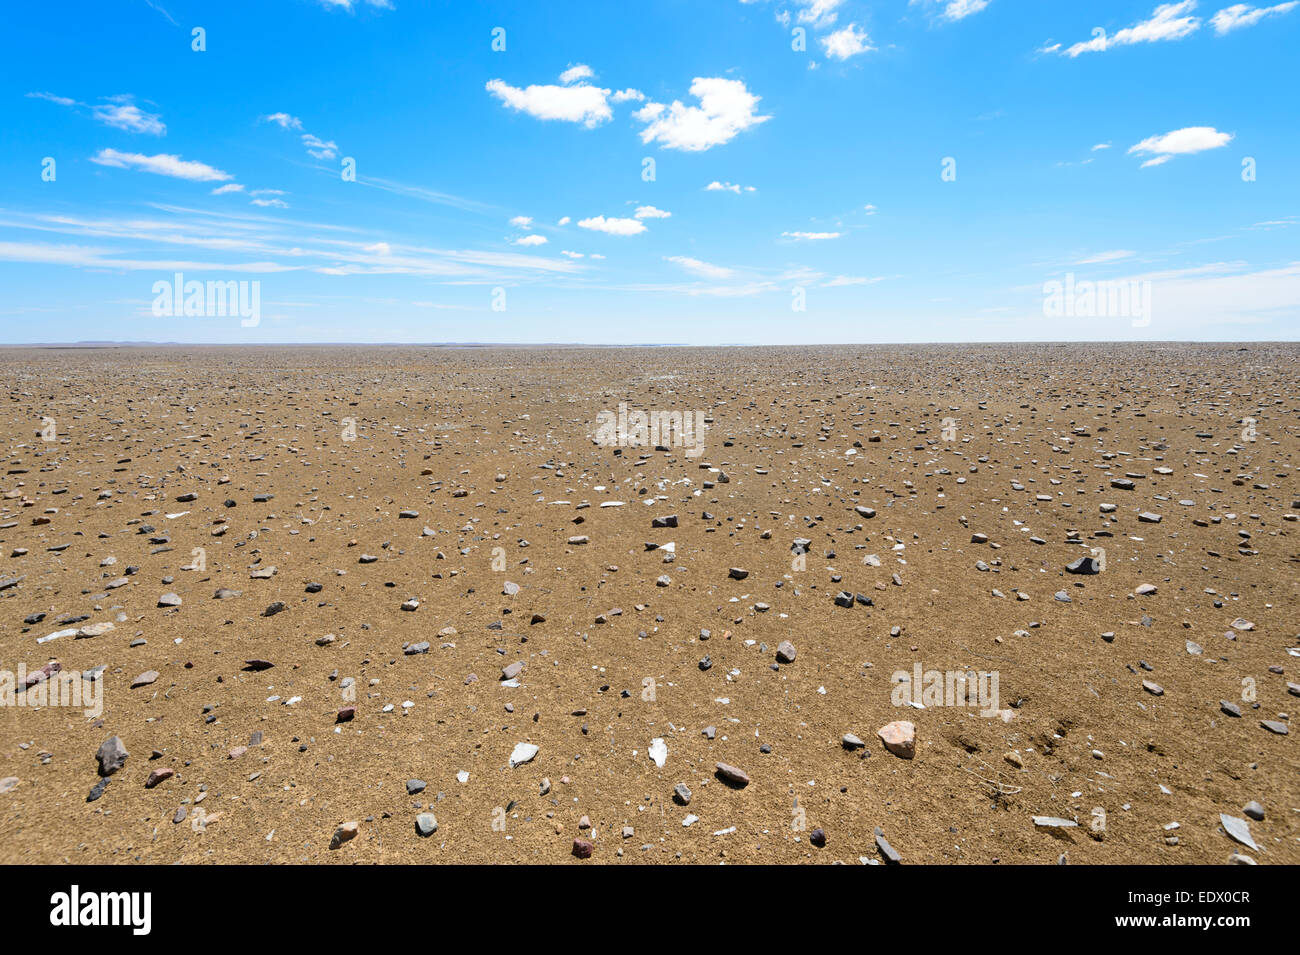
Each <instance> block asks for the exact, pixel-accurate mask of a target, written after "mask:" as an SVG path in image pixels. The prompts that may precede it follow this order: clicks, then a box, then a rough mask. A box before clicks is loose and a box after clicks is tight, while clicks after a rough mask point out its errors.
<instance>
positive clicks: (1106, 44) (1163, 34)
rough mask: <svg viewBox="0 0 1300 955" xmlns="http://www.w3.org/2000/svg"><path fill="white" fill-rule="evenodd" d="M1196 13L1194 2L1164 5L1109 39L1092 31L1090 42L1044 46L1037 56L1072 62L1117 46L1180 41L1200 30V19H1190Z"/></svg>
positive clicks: (1099, 31)
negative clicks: (1082, 56) (1088, 54)
mask: <svg viewBox="0 0 1300 955" xmlns="http://www.w3.org/2000/svg"><path fill="white" fill-rule="evenodd" d="M1195 9H1196V0H1181V2H1179V3H1163V4H1161V5H1160V6H1158V7H1156V8H1155V10H1154V11H1153V12H1152V14H1151V16H1150V17H1148V18H1147V19H1146V20H1140V21H1138V22H1137V23H1135V24H1133V25H1132V26H1128V27H1125V28H1124V29H1122V30H1117V31H1116V32H1115V33H1112V34H1110V35H1107V33H1106V31H1105V29H1104V28H1102V27H1094V28H1093V31H1092V39H1091V40H1082V41H1080V42H1078V43H1075V44H1072V45H1071V46H1068V47H1063V46H1062V45H1061V44H1060V43H1054V44H1051V45H1050V46H1044V47H1043V48H1042V49H1041V50H1040V51H1039V52H1042V53H1059V54H1060V55H1061V56H1068V57H1070V58H1074V57H1076V56H1079V55H1080V54H1082V53H1100V52H1103V51H1105V50H1110V49H1114V48H1115V47H1118V46H1132V45H1134V44H1137V43H1159V42H1161V41H1167V40H1181V39H1183V37H1186V36H1190V35H1191V34H1193V33H1195V32H1196V31H1197V30H1199V29H1200V28H1201V18H1200V17H1197V16H1192V15H1191V11H1193V10H1195Z"/></svg>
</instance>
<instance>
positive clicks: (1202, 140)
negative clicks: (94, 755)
mask: <svg viewBox="0 0 1300 955" xmlns="http://www.w3.org/2000/svg"><path fill="white" fill-rule="evenodd" d="M1230 142H1232V133H1221V132H1219V131H1218V130H1217V129H1215V128H1214V127H1213V126H1188V127H1187V128H1186V129H1175V130H1174V131H1173V132H1170V133H1165V134H1164V135H1163V136H1149V137H1148V138H1146V139H1144V140H1142V142H1140V143H1137V144H1135V145H1133V146H1130V147H1129V150H1128V151H1129V155H1133V154H1134V153H1137V154H1145V155H1149V156H1152V157H1153V158H1151V159H1148V160H1147V161H1146V162H1144V163H1143V164H1142V168H1143V169H1145V168H1146V167H1148V166H1160V165H1163V164H1164V163H1167V162H1168V161H1169V160H1171V159H1173V158H1174V156H1187V155H1191V154H1193V153H1200V152H1205V151H1206V150H1207V149H1218V148H1219V147H1220V146H1226V145H1228V143H1230Z"/></svg>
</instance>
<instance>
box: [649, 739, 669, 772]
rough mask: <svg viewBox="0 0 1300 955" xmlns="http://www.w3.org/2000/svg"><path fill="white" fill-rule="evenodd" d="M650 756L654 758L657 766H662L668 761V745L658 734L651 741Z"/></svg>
mask: <svg viewBox="0 0 1300 955" xmlns="http://www.w3.org/2000/svg"><path fill="white" fill-rule="evenodd" d="M650 758H651V759H653V760H654V763H655V765H656V766H659V767H661V768H662V767H663V764H664V763H665V762H667V761H668V746H667V745H666V744H665V743H664V741H663V739H661V738H660V737H658V736H656V737H655V738H654V739H652V740H651V741H650Z"/></svg>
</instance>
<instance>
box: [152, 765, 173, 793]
mask: <svg viewBox="0 0 1300 955" xmlns="http://www.w3.org/2000/svg"><path fill="white" fill-rule="evenodd" d="M175 775H176V770H174V769H172V768H171V767H170V766H163V767H162V768H160V769H155V770H154V771H153V772H151V773H150V774H149V778H148V779H146V780H145V781H144V788H145V789H153V788H154V787H155V786H157V785H158V784H159V783H160V782H162V781H163V780H165V779H171V778H172V777H173V776H175Z"/></svg>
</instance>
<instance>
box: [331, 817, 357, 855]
mask: <svg viewBox="0 0 1300 955" xmlns="http://www.w3.org/2000/svg"><path fill="white" fill-rule="evenodd" d="M360 831H361V823H359V822H345V823H343V824H342V825H341V826H339V827H338V828H337V829H335V830H334V835H333V836H332V837H331V838H330V848H331V849H337V848H338V847H339V846H341V845H343V843H345V842H351V841H352V840H353V839H355V838H356V837H357V833H358V832H360Z"/></svg>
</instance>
